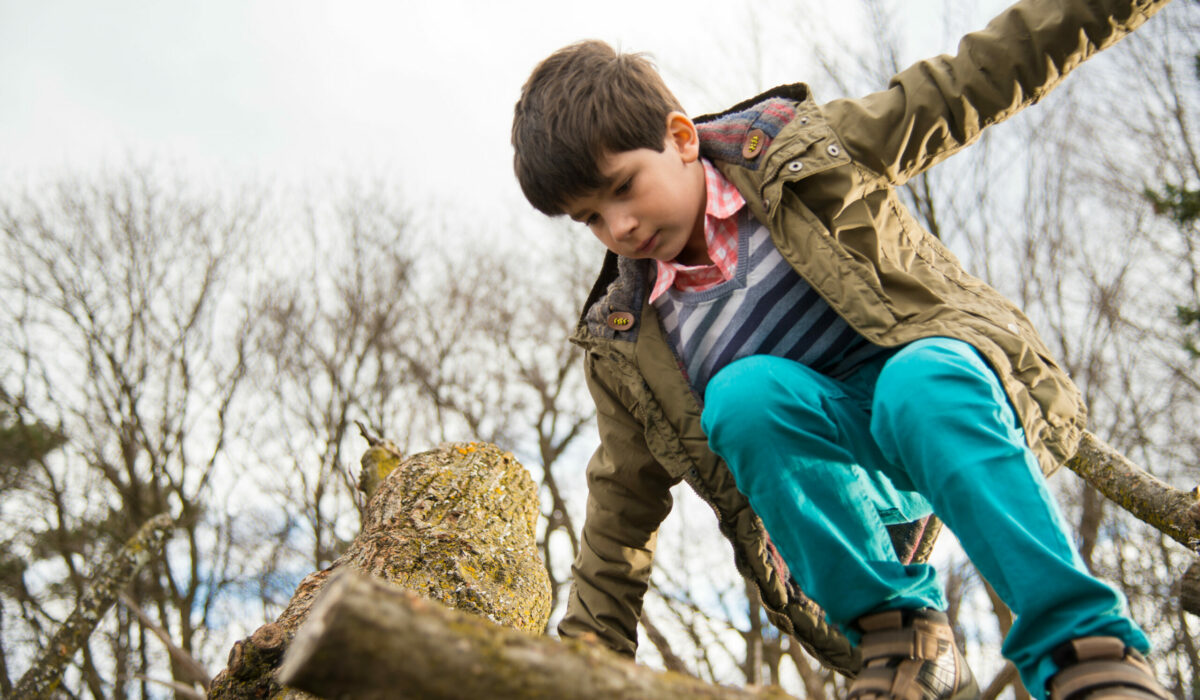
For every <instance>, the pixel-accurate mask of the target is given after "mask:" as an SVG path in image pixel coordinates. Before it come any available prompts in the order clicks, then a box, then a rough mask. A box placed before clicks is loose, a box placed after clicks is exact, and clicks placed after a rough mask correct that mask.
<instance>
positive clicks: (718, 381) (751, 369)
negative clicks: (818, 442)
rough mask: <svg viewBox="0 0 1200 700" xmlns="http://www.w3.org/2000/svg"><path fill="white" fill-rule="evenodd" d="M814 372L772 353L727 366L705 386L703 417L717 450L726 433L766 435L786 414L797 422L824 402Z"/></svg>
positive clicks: (701, 420) (703, 425) (710, 439)
mask: <svg viewBox="0 0 1200 700" xmlns="http://www.w3.org/2000/svg"><path fill="white" fill-rule="evenodd" d="M811 372H812V370H809V369H808V368H807V367H805V366H803V365H801V364H800V363H797V362H794V361H792V360H787V359H784V358H779V357H772V356H769V355H751V356H749V357H744V358H742V359H740V360H736V361H734V362H732V363H730V364H729V365H727V366H726V367H724V368H723V369H721V371H719V372H717V373H716V375H715V376H713V378H712V379H711V380H709V382H708V386H707V387H706V388H705V392H704V411H703V413H702V414H701V416H700V425H701V427H702V428H703V429H704V433H705V434H706V435H707V436H708V440H709V443H710V444H711V445H713V446H714V448H716V447H718V446H719V445H720V444H722V442H723V440H722V436H726V435H728V436H738V435H742V436H744V435H747V434H751V433H753V434H756V435H760V436H765V435H767V434H769V433H770V431H771V426H773V425H774V424H775V423H776V421H777V420H778V417H779V416H780V415H781V414H787V415H788V416H789V417H790V419H791V420H792V421H795V420H797V419H798V414H802V413H803V412H804V409H805V408H806V407H807V406H809V405H813V404H816V405H819V403H820V397H819V396H818V393H819V391H818V389H817V388H816V387H815V386H814V385H813V383H812V382H810V381H809V374H810V373H811Z"/></svg>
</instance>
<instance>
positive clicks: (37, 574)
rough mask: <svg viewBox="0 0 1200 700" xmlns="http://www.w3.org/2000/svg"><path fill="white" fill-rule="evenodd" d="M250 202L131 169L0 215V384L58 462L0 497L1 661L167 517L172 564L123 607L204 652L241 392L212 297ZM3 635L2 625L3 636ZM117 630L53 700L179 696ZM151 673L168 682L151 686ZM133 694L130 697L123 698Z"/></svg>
mask: <svg viewBox="0 0 1200 700" xmlns="http://www.w3.org/2000/svg"><path fill="white" fill-rule="evenodd" d="M256 216H257V202H256V201H254V200H253V199H231V198H221V197H216V196H213V195H208V194H203V193H196V192H194V191H192V190H190V189H189V188H186V187H184V186H183V185H181V184H179V183H174V182H170V181H168V180H166V179H165V178H163V177H162V174H161V173H157V172H153V171H151V170H148V169H135V170H130V171H127V172H125V173H122V174H117V175H109V176H100V177H97V178H94V179H92V180H82V179H75V180H63V181H60V182H58V183H52V184H50V185H49V186H47V187H45V188H42V189H38V190H31V191H30V192H29V193H27V194H25V195H24V196H20V195H7V196H5V198H4V199H3V201H0V236H2V237H0V246H3V251H4V253H3V256H4V259H5V260H6V261H8V264H6V265H5V266H4V269H3V270H2V271H0V299H2V300H3V303H2V304H0V337H3V339H4V340H3V345H2V346H0V357H2V358H3V359H2V360H0V362H2V364H0V368H2V369H0V372H2V373H3V374H2V376H0V382H2V383H3V386H4V390H5V394H6V396H8V397H10V398H11V399H12V402H13V405H15V406H20V407H26V408H28V409H29V410H32V411H34V412H36V414H37V415H40V416H42V417H43V419H44V420H45V421H46V422H47V423H49V424H51V425H55V426H58V427H57V428H56V430H57V431H58V432H59V433H60V434H61V435H62V437H63V439H64V440H65V443H64V444H63V446H62V447H61V448H60V449H59V450H58V451H56V452H53V453H49V454H41V455H36V456H34V457H33V458H32V459H30V460H29V461H28V462H27V464H26V466H25V467H24V469H23V474H22V478H21V479H20V480H19V481H18V482H16V483H15V484H11V485H10V489H9V490H8V491H7V492H6V495H5V500H6V506H7V507H6V508H5V509H4V511H3V513H0V521H2V522H3V525H2V526H0V529H2V530H3V531H4V532H10V533H15V536H14V537H13V538H12V539H11V540H10V541H9V543H8V545H9V547H8V550H7V551H8V553H9V556H8V557H7V558H6V567H5V569H4V575H3V578H2V583H0V596H2V599H3V601H4V603H5V608H6V610H7V611H11V612H12V613H14V615H13V616H12V617H10V618H9V619H8V620H6V622H8V623H9V624H10V626H9V628H8V629H6V630H5V637H4V642H5V643H7V644H12V643H17V644H19V645H22V646H24V645H34V647H36V646H37V645H43V644H44V643H45V642H46V639H47V637H46V635H47V634H48V633H50V632H52V631H53V630H54V628H55V627H56V626H57V624H58V622H59V621H60V620H61V619H62V618H63V616H64V615H65V614H66V613H67V612H69V610H70V607H71V606H72V605H73V603H74V601H75V600H76V599H78V598H79V596H80V595H81V594H82V592H83V590H84V585H85V583H86V580H87V576H88V573H89V569H90V563H91V562H97V561H101V560H102V559H103V558H104V556H105V554H106V553H111V552H112V551H114V550H115V549H116V548H117V547H118V546H119V545H120V544H121V543H122V542H123V541H125V540H126V539H128V538H129V537H130V536H131V535H133V533H134V531H135V530H136V529H137V528H138V526H139V525H140V524H141V523H142V522H144V521H145V520H147V519H148V518H149V517H150V516H152V515H155V514H156V513H159V512H168V513H171V514H172V516H173V517H174V518H175V519H176V520H177V521H178V522H179V524H180V527H181V532H180V536H179V538H178V539H177V545H176V546H173V547H172V548H171V549H170V550H169V551H168V553H167V555H166V556H156V557H155V558H153V560H152V561H151V562H150V564H149V565H148V566H147V567H146V570H145V571H144V572H143V574H142V575H141V576H140V577H139V578H137V579H136V580H135V582H134V585H133V588H132V590H131V593H132V596H133V599H134V600H136V601H137V603H138V604H139V605H141V606H143V607H144V608H145V609H146V611H147V613H146V614H147V615H149V616H150V617H151V618H152V619H153V620H154V622H155V624H157V625H159V626H161V627H162V628H163V629H166V630H170V633H171V635H172V637H173V638H174V639H175V640H176V641H177V642H178V644H179V646H180V648H182V649H183V650H184V651H185V652H186V653H188V654H194V655H200V654H202V653H203V651H204V646H205V643H206V640H207V635H208V630H209V627H210V624H211V621H212V615H213V612H214V607H215V606H216V605H217V603H218V600H219V597H220V596H221V595H222V593H223V592H224V591H225V586H226V585H227V584H228V583H229V580H228V579H229V577H230V576H231V575H232V573H233V570H232V569H231V568H230V567H229V566H228V559H227V554H228V548H229V542H230V541H229V538H228V533H229V532H230V531H231V530H232V529H233V528H234V527H235V522H234V519H233V516H232V515H231V511H230V510H229V509H227V508H226V507H225V505H224V504H223V502H222V501H223V498H224V497H223V491H224V489H225V488H226V487H227V485H228V483H229V481H230V480H231V479H232V478H234V477H235V476H236V474H235V473H234V471H233V470H232V467H231V465H229V464H228V463H227V462H226V451H227V446H228V445H229V443H230V441H231V440H232V439H234V437H235V436H236V434H237V431H236V430H235V428H234V425H235V424H236V423H237V420H238V419H237V418H236V417H235V416H234V415H233V413H232V411H233V405H234V401H235V398H236V397H237V396H238V392H239V391H240V389H241V388H242V386H243V381H242V380H243V378H244V376H245V369H246V363H245V355H244V352H243V350H244V347H245V345H244V341H245V328H246V322H245V317H244V315H243V314H241V313H240V312H239V310H238V307H237V305H236V303H234V301H233V299H232V297H231V289H232V288H233V287H235V286H236V285H237V283H238V279H239V267H238V265H237V263H238V261H240V260H243V259H245V258H246V254H247V252H248V251H249V250H250V248H249V242H250V241H251V240H253V235H252V234H253V231H254V227H255V225H256ZM14 621H16V622H18V623H19V624H17V625H12V624H11V623H12V622H14ZM155 645H156V642H154V641H151V640H149V638H148V635H147V633H146V629H145V627H144V626H143V625H142V624H140V623H139V622H138V621H137V620H136V618H135V617H134V616H133V615H131V614H128V613H127V612H119V613H118V615H117V616H116V620H115V621H114V622H113V623H111V624H110V625H108V626H107V627H106V628H105V632H104V634H103V635H97V636H94V637H93V638H92V639H91V640H90V641H89V642H88V643H87V644H86V645H85V646H84V648H83V649H82V654H81V656H80V657H77V659H76V660H75V664H74V676H73V680H70V681H69V682H68V683H67V685H66V687H68V688H73V689H74V690H73V691H72V693H78V694H86V695H90V696H92V697H96V698H100V697H114V696H126V695H132V694H134V693H135V692H138V693H140V694H142V695H145V694H146V693H147V692H148V691H147V689H146V685H145V681H143V682H140V683H135V682H134V681H133V679H134V677H135V676H139V675H140V676H148V675H155V674H157V675H159V676H161V674H163V673H164V671H165V672H166V673H169V674H170V676H171V678H172V679H173V680H175V681H179V682H183V683H187V684H190V683H191V682H193V681H194V680H195V679H194V678H192V677H189V676H188V674H187V673H186V672H185V671H184V670H183V669H182V668H181V667H180V666H179V665H178V664H176V663H175V662H173V661H167V660H165V659H162V658H161V649H160V648H159V647H156V646H155ZM164 666H169V670H165V669H164ZM139 686H140V689H139V690H137V691H135V690H134V688H135V687H139Z"/></svg>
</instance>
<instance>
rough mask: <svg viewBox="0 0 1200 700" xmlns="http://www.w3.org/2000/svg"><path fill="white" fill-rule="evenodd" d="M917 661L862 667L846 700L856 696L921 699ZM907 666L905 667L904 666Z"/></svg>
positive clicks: (906, 699) (922, 692)
mask: <svg viewBox="0 0 1200 700" xmlns="http://www.w3.org/2000/svg"><path fill="white" fill-rule="evenodd" d="M920 666H921V664H920V663H919V662H915V661H913V662H906V663H903V664H901V665H900V667H899V668H894V667H891V666H874V667H872V668H864V669H863V670H862V671H860V672H859V674H858V676H857V677H855V679H854V683H853V685H852V686H851V688H850V694H849V695H848V696H847V700H855V699H856V698H874V697H877V698H894V699H895V700H923V699H924V697H925V693H924V691H922V690H921V686H920V685H918V684H917V683H916V676H917V671H918V670H920ZM906 667H907V668H906Z"/></svg>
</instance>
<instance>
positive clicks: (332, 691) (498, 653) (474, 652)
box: [280, 572, 790, 700]
mask: <svg viewBox="0 0 1200 700" xmlns="http://www.w3.org/2000/svg"><path fill="white" fill-rule="evenodd" d="M280 676H281V678H282V679H283V681H284V682H285V683H287V684H288V685H290V686H293V687H297V688H302V689H304V690H307V691H309V692H311V693H314V694H317V695H320V696H325V697H348V698H355V699H356V700H376V699H379V700H382V699H383V698H397V697H404V698H422V700H476V699H477V698H488V699H489V700H525V699H526V698H556V699H559V700H610V699H614V698H631V699H632V698H654V700H705V699H711V700H750V699H752V698H757V699H759V700H762V699H763V698H775V699H783V698H789V697H790V696H789V695H786V694H784V693H783V691H781V690H779V689H778V688H760V689H757V690H744V689H735V688H725V687H720V686H714V685H710V684H708V683H705V682H703V681H700V680H697V679H695V678H692V677H690V676H685V675H681V674H676V673H671V672H661V673H660V672H656V671H651V670H650V669H647V668H645V667H643V666H638V665H637V664H635V663H634V662H633V661H632V660H629V659H626V658H623V657H621V656H618V655H617V654H614V653H612V652H610V651H608V650H607V649H603V648H600V647H596V646H590V645H586V644H582V643H579V642H567V643H563V642H559V641H556V640H553V639H547V638H544V637H536V636H533V635H531V634H528V633H523V632H518V631H514V630H510V629H505V628H502V627H497V626H496V625H493V624H491V623H489V622H488V621H486V620H483V619H481V618H480V617H478V616H471V615H464V614H462V613H460V612H457V611H454V610H450V609H449V608H447V607H445V606H443V605H439V604H437V603H434V602H432V601H429V600H426V599H423V598H421V597H420V596H419V595H417V594H415V593H413V592H412V591H404V590H400V589H397V588H396V587H394V586H389V585H387V584H384V583H380V582H378V581H375V580H371V579H368V578H366V577H363V576H358V575H355V574H353V573H351V572H346V573H344V574H339V575H338V577H337V578H336V579H335V580H334V581H332V582H330V584H329V586H327V590H326V591H325V592H324V593H323V594H322V596H321V598H320V600H318V601H317V603H316V605H314V606H313V609H312V613H311V615H310V616H309V619H308V621H307V622H306V623H305V624H304V626H303V627H302V628H301V629H300V631H299V633H298V634H297V635H296V637H295V639H293V641H292V645H291V648H290V649H288V652H287V655H286V656H285V658H284V662H283V665H282V666H281V668H280Z"/></svg>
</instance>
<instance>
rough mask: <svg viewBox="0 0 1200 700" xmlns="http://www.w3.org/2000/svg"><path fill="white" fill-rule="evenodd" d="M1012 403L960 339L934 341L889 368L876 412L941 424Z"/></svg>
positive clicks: (915, 346)
mask: <svg viewBox="0 0 1200 700" xmlns="http://www.w3.org/2000/svg"><path fill="white" fill-rule="evenodd" d="M1007 401H1008V399H1007V396H1006V395H1005V394H1004V391H1003V389H1002V388H1001V386H1000V382H999V379H998V378H997V377H996V375H995V373H994V372H993V371H992V369H991V367H989V366H988V365H987V363H986V362H985V361H984V360H983V358H982V357H980V355H979V353H978V352H977V351H976V350H975V348H973V347H971V346H970V345H968V344H967V343H964V342H962V341H960V340H953V339H950V338H928V339H924V340H918V341H916V342H914V343H911V344H909V345H908V346H906V347H904V348H903V349H901V350H900V351H899V352H897V353H896V354H895V355H894V356H893V357H892V358H891V359H889V360H888V362H887V364H886V365H884V368H883V371H882V372H881V373H880V375H879V379H878V381H877V383H876V385H875V401H874V403H875V406H874V410H875V413H876V414H883V415H889V414H890V415H894V416H896V417H898V418H901V419H903V420H905V421H936V420H938V419H939V418H940V417H943V416H945V415H948V414H951V415H952V414H956V413H959V412H961V411H971V410H977V409H978V408H980V407H982V406H989V405H991V406H994V405H995V404H996V403H998V402H1000V403H1002V404H1003V405H1004V406H1007Z"/></svg>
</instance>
